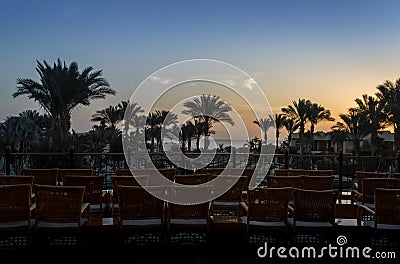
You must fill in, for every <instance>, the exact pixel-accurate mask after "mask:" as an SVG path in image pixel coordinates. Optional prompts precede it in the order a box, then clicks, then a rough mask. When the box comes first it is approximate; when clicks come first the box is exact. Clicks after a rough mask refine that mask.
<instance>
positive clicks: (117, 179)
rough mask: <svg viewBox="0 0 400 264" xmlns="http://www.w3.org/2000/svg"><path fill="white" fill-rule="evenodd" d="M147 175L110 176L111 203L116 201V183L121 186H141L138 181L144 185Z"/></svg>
mask: <svg viewBox="0 0 400 264" xmlns="http://www.w3.org/2000/svg"><path fill="white" fill-rule="evenodd" d="M148 179H149V177H148V176H147V175H142V176H135V177H133V176H115V175H114V176H111V186H112V190H113V196H112V200H113V203H118V188H117V187H118V185H122V186H137V187H141V185H140V184H139V182H138V181H140V183H142V184H143V185H146V183H147V181H148Z"/></svg>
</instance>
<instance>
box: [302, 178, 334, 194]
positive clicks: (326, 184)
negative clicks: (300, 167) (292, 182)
mask: <svg viewBox="0 0 400 264" xmlns="http://www.w3.org/2000/svg"><path fill="white" fill-rule="evenodd" d="M334 178H335V177H334V176H333V175H331V176H308V175H302V176H301V177H300V189H304V190H331V189H332V188H333V180H334Z"/></svg>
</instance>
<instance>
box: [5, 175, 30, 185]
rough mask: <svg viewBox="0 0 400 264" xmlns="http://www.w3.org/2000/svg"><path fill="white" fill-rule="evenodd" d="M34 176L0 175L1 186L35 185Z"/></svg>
mask: <svg viewBox="0 0 400 264" xmlns="http://www.w3.org/2000/svg"><path fill="white" fill-rule="evenodd" d="M33 178H34V177H33V176H22V175H0V185H15V184H30V185H32V184H33Z"/></svg>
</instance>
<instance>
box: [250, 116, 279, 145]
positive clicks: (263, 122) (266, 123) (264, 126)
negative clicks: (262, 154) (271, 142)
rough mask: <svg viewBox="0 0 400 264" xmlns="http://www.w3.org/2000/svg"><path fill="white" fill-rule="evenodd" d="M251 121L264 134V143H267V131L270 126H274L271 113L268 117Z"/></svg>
mask: <svg viewBox="0 0 400 264" xmlns="http://www.w3.org/2000/svg"><path fill="white" fill-rule="evenodd" d="M253 123H254V124H256V125H257V126H259V127H260V129H261V131H262V132H263V135H264V144H265V145H267V144H268V143H267V140H268V134H267V133H268V130H269V129H270V128H271V127H274V125H275V121H274V118H273V117H272V116H271V115H269V117H268V118H261V119H260V120H254V121H253Z"/></svg>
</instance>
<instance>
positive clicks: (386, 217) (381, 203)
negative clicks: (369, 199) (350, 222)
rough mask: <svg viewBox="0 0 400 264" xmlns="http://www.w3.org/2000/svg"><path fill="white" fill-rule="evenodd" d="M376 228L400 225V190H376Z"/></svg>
mask: <svg viewBox="0 0 400 264" xmlns="http://www.w3.org/2000/svg"><path fill="white" fill-rule="evenodd" d="M374 219H375V228H376V225H377V224H392V225H400V189H384V188H377V189H375V218H374Z"/></svg>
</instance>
